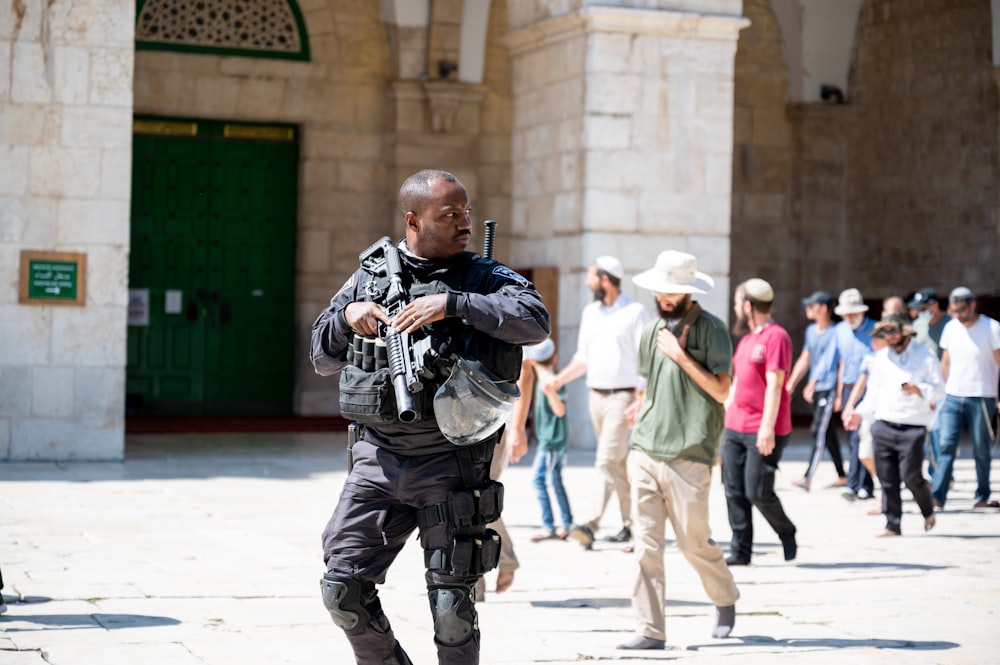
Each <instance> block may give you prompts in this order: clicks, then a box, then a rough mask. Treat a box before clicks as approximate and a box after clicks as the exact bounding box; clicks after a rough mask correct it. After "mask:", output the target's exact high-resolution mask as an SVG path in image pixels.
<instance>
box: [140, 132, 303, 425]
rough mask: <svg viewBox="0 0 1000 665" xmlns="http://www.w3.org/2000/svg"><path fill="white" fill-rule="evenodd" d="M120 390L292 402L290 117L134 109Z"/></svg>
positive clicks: (233, 408)
mask: <svg viewBox="0 0 1000 665" xmlns="http://www.w3.org/2000/svg"><path fill="white" fill-rule="evenodd" d="M135 128H136V131H135V133H134V137H133V177H132V239H131V256H130V260H129V290H130V291H129V293H130V314H129V323H130V325H129V328H128V372H127V386H126V393H127V396H128V399H127V403H128V408H129V412H130V413H133V414H143V413H145V414H164V413H172V414H240V413H261V414H272V415H280V414H289V413H291V410H292V392H293V381H294V365H295V363H294V353H295V339H294V334H295V326H294V324H295V244H296V213H297V188H298V142H297V138H296V134H295V131H294V129H293V128H290V127H273V126H267V127H260V126H250V125H237V124H233V123H220V122H205V121H196V122H195V121H192V122H187V121H173V120H171V121H160V120H143V119H137V120H136V123H135Z"/></svg>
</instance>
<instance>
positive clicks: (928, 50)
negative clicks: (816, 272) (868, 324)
mask: <svg viewBox="0 0 1000 665" xmlns="http://www.w3.org/2000/svg"><path fill="white" fill-rule="evenodd" d="M991 40H992V35H991V16H990V3H989V2H988V0H977V1H975V2H972V1H969V2H954V1H951V0H924V1H922V2H911V1H908V0H871V1H870V2H868V3H866V4H865V6H864V8H863V9H862V12H861V16H860V20H859V25H858V35H857V42H856V44H857V46H856V51H855V57H854V67H853V72H852V76H851V99H850V103H851V105H852V106H853V107H854V113H853V121H852V122H851V123H850V124H849V126H848V133H847V136H848V138H849V163H850V169H849V172H848V181H847V182H848V184H847V186H848V190H847V204H846V209H847V229H846V244H847V246H848V247H849V251H846V252H844V254H843V260H844V275H843V277H844V278H845V282H846V281H851V282H856V283H857V284H858V285H860V286H861V287H862V288H863V291H864V293H865V296H866V297H883V296H885V295H890V294H893V293H897V294H905V293H907V292H910V291H913V290H916V289H919V288H921V287H925V286H931V287H935V288H936V289H938V291H939V293H942V294H946V293H947V292H948V291H949V290H950V289H951V288H953V287H955V286H957V285H959V284H965V285H966V286H969V287H971V288H972V289H974V290H976V291H978V292H980V293H986V292H994V293H996V292H997V291H998V285H1000V262H998V261H997V256H998V252H997V250H998V244H997V243H998V234H997V194H998V182H997V164H998V150H997V100H998V98H997V88H996V83H995V82H994V79H993V66H992V41H991Z"/></svg>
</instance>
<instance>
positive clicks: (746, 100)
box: [731, 0, 833, 337]
mask: <svg viewBox="0 0 1000 665" xmlns="http://www.w3.org/2000/svg"><path fill="white" fill-rule="evenodd" d="M743 12H744V15H745V16H746V18H748V19H749V20H750V25H749V27H747V28H745V29H744V30H743V31H742V32H741V33H740V40H739V48H738V50H737V51H736V74H735V99H734V111H733V112H734V122H733V212H732V247H733V250H732V260H731V270H732V281H733V284H734V285H735V284H737V283H739V282H741V281H743V280H746V279H749V278H751V277H762V278H764V279H766V280H768V281H769V282H770V283H771V285H772V286H773V287H774V290H775V296H776V301H775V308H774V312H773V313H774V316H775V319H776V320H777V321H779V322H781V324H782V325H784V326H785V327H786V328H789V329H790V330H791V329H794V328H797V327H799V322H800V321H801V320H802V319H803V317H802V308H801V307H800V306H799V301H800V299H801V298H802V297H803V295H805V294H803V293H802V291H803V290H807V289H809V288H810V287H808V286H805V285H803V284H802V272H803V270H806V269H807V268H806V266H805V265H804V262H803V261H801V246H802V243H803V241H804V238H803V235H802V233H801V232H800V230H799V228H798V221H797V220H796V219H795V218H794V217H793V208H792V202H791V200H790V185H791V184H792V173H793V167H794V165H795V161H794V159H793V158H794V156H795V153H794V149H793V126H792V124H791V123H790V122H789V118H788V114H787V112H786V110H787V99H788V73H787V69H786V65H785V58H784V54H783V53H782V41H781V33H780V28H779V25H778V23H777V21H776V20H775V17H774V14H773V13H772V10H771V7H770V2H769V0H746V1H745V2H744V3H743ZM808 214H809V216H811V215H813V214H814V211H809V213H808ZM817 288H818V287H817ZM827 288H833V287H827ZM803 323H804V321H803ZM790 326H791V328H790ZM799 337H801V335H799Z"/></svg>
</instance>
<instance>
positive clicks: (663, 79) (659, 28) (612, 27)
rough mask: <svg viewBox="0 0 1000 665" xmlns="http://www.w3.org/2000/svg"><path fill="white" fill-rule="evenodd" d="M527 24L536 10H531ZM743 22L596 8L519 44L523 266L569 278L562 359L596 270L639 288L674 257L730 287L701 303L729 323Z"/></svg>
mask: <svg viewBox="0 0 1000 665" xmlns="http://www.w3.org/2000/svg"><path fill="white" fill-rule="evenodd" d="M519 9H520V11H524V10H525V6H519ZM743 25H745V21H743V20H742V19H741V18H739V17H735V16H734V17H723V16H705V15H698V14H692V13H684V12H671V11H663V12H655V11H647V10H641V9H628V8H621V7H608V6H601V7H597V6H589V5H588V6H585V7H584V8H583V9H581V10H580V11H579V12H577V13H568V14H564V15H559V16H555V17H552V18H547V19H545V20H542V21H540V22H538V23H536V24H533V25H531V26H530V27H527V28H523V29H520V30H515V31H513V32H512V33H511V34H510V35H508V37H507V41H508V44H509V45H510V47H511V58H512V62H513V73H514V75H513V83H514V131H513V163H514V165H515V173H514V189H513V205H514V209H513V220H514V235H515V239H514V245H513V252H514V254H515V255H516V256H519V257H526V259H527V260H528V262H529V263H533V264H544V263H546V262H549V261H551V262H554V264H555V265H557V266H558V267H559V271H560V273H559V274H560V285H559V286H560V288H559V302H560V311H559V320H560V322H561V323H560V326H559V329H558V331H556V332H555V333H554V334H555V336H556V339H557V343H558V344H559V348H560V357H562V358H563V360H564V362H568V361H569V359H570V358H571V357H572V355H573V353H574V352H575V351H576V338H577V332H578V322H579V317H580V311H581V310H582V308H583V306H584V305H585V304H586V303H587V302H589V301H590V300H591V299H592V296H591V294H590V293H589V292H588V291H587V290H586V288H585V286H584V276H585V271H586V269H587V266H588V265H589V264H590V263H591V262H592V261H593V260H594V258H595V257H597V256H599V255H601V254H612V255H614V256H617V257H619V258H620V259H621V260H622V263H623V265H624V267H625V271H626V279H625V280H624V284H623V286H624V290H625V292H626V293H628V294H629V295H632V296H633V297H635V298H636V299H639V300H640V301H641V302H643V303H644V304H647V306H652V303H651V300H652V299H651V295H650V294H649V293H648V292H645V291H641V292H640V291H638V290H637V289H636V288H635V287H634V286H633V285H632V283H631V280H630V277H631V276H632V275H635V274H636V273H638V272H640V271H642V270H645V269H646V268H648V267H650V266H652V265H653V264H654V262H655V260H656V257H657V255H658V254H659V253H660V252H661V251H663V250H665V249H677V250H682V251H688V252H691V253H693V254H694V255H696V256H697V257H698V267H699V269H700V270H702V271H704V272H707V273H709V274H711V275H713V276H714V277H715V279H716V288H715V290H714V291H713V292H712V293H711V294H709V295H707V296H701V297H699V301H700V302H701V303H702V304H703V305H704V306H705V307H706V308H707V309H708V310H709V311H712V312H714V313H717V314H719V315H720V316H723V317H725V316H726V313H727V312H728V311H729V265H730V253H729V252H730V242H729V231H730V208H731V189H730V179H731V173H732V148H733V131H732V129H733V115H732V108H733V83H732V81H733V58H734V54H735V50H736V38H737V35H738V31H739V29H740V28H741V27H742V26H743ZM584 383H585V382H584V381H578V382H574V383H573V384H571V386H570V388H569V402H570V404H569V408H568V413H569V414H570V415H569V418H570V422H571V427H572V428H573V431H574V434H573V438H574V442H575V443H576V444H577V445H584V446H588V445H593V435H592V430H591V428H590V426H589V422H588V419H587V415H586V398H585V392H586V389H585V387H584Z"/></svg>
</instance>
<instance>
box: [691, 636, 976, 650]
mask: <svg viewBox="0 0 1000 665" xmlns="http://www.w3.org/2000/svg"><path fill="white" fill-rule="evenodd" d="M736 639H738V640H740V641H741V642H743V646H748V647H761V646H763V647H781V648H792V649H913V650H918V651H942V650H945V649H956V648H958V647H959V646H960V645H959V644H956V643H955V642H944V641H936V640H933V641H931V640H929V641H920V642H918V641H914V640H894V639H891V638H885V639H878V638H875V639H867V640H845V639H838V638H826V637H824V638H816V639H808V638H804V639H803V638H792V639H787V640H782V639H775V638H773V637H768V636H767V635H744V636H742V637H738V638H736ZM733 646H734V645H733V644H732V642H731V641H730V642H727V643H720V644H692V645H690V646H688V647H687V650H688V651H703V650H707V649H713V648H720V647H726V648H730V649H731V648H732V647H733Z"/></svg>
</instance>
